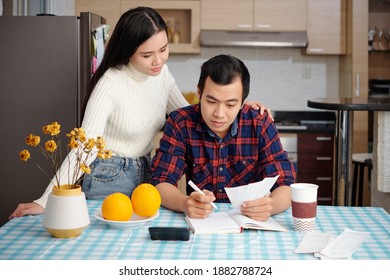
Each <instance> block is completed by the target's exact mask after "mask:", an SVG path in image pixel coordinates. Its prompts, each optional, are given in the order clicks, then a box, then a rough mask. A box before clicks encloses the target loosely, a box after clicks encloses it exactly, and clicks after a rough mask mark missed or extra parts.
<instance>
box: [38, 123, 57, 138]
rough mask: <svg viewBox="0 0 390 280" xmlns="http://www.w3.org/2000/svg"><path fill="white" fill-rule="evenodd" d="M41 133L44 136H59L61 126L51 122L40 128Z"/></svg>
mask: <svg viewBox="0 0 390 280" xmlns="http://www.w3.org/2000/svg"><path fill="white" fill-rule="evenodd" d="M42 131H43V133H45V134H50V135H51V136H55V135H58V134H60V132H61V125H60V124H59V123H58V122H52V123H51V124H48V125H45V126H44V127H42Z"/></svg>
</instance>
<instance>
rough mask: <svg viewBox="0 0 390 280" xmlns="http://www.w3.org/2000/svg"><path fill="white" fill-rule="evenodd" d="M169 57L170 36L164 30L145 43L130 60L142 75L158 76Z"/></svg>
mask: <svg viewBox="0 0 390 280" xmlns="http://www.w3.org/2000/svg"><path fill="white" fill-rule="evenodd" d="M168 56H169V47H168V36H167V33H166V32H165V30H163V31H160V32H158V33H157V34H154V35H153V36H152V37H150V38H149V39H148V40H146V41H145V42H143V43H142V44H141V45H140V46H139V47H138V49H137V51H136V52H135V53H134V55H133V56H132V57H131V58H130V63H131V65H133V67H134V68H135V69H137V70H138V71H139V72H141V73H144V74H146V75H149V76H157V75H158V74H160V72H161V69H162V67H163V65H164V64H165V61H167V59H168Z"/></svg>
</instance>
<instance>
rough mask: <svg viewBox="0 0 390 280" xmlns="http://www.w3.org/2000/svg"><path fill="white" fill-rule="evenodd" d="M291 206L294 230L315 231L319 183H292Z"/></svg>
mask: <svg viewBox="0 0 390 280" xmlns="http://www.w3.org/2000/svg"><path fill="white" fill-rule="evenodd" d="M290 187H291V208H292V216H293V225H294V230H295V231H299V232H307V231H313V230H314V226H315V219H316V216H317V192H318V185H315V184H310V183H295V184H291V185H290Z"/></svg>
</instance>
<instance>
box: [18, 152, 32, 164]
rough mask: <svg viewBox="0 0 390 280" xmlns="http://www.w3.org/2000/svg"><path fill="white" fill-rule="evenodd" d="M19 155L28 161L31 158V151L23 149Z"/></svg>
mask: <svg viewBox="0 0 390 280" xmlns="http://www.w3.org/2000/svg"><path fill="white" fill-rule="evenodd" d="M19 157H20V159H21V160H23V161H27V160H28V159H29V158H30V152H29V151H27V150H23V151H21V152H20V153H19Z"/></svg>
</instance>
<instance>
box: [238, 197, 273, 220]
mask: <svg viewBox="0 0 390 280" xmlns="http://www.w3.org/2000/svg"><path fill="white" fill-rule="evenodd" d="M272 211H273V206H272V198H271V197H269V196H266V197H262V198H259V199H255V200H251V201H246V202H244V203H243V204H242V205H241V213H242V214H243V215H245V216H248V217H249V218H251V219H254V220H257V221H261V222H265V221H267V220H268V218H269V217H270V216H271V215H272Z"/></svg>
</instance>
